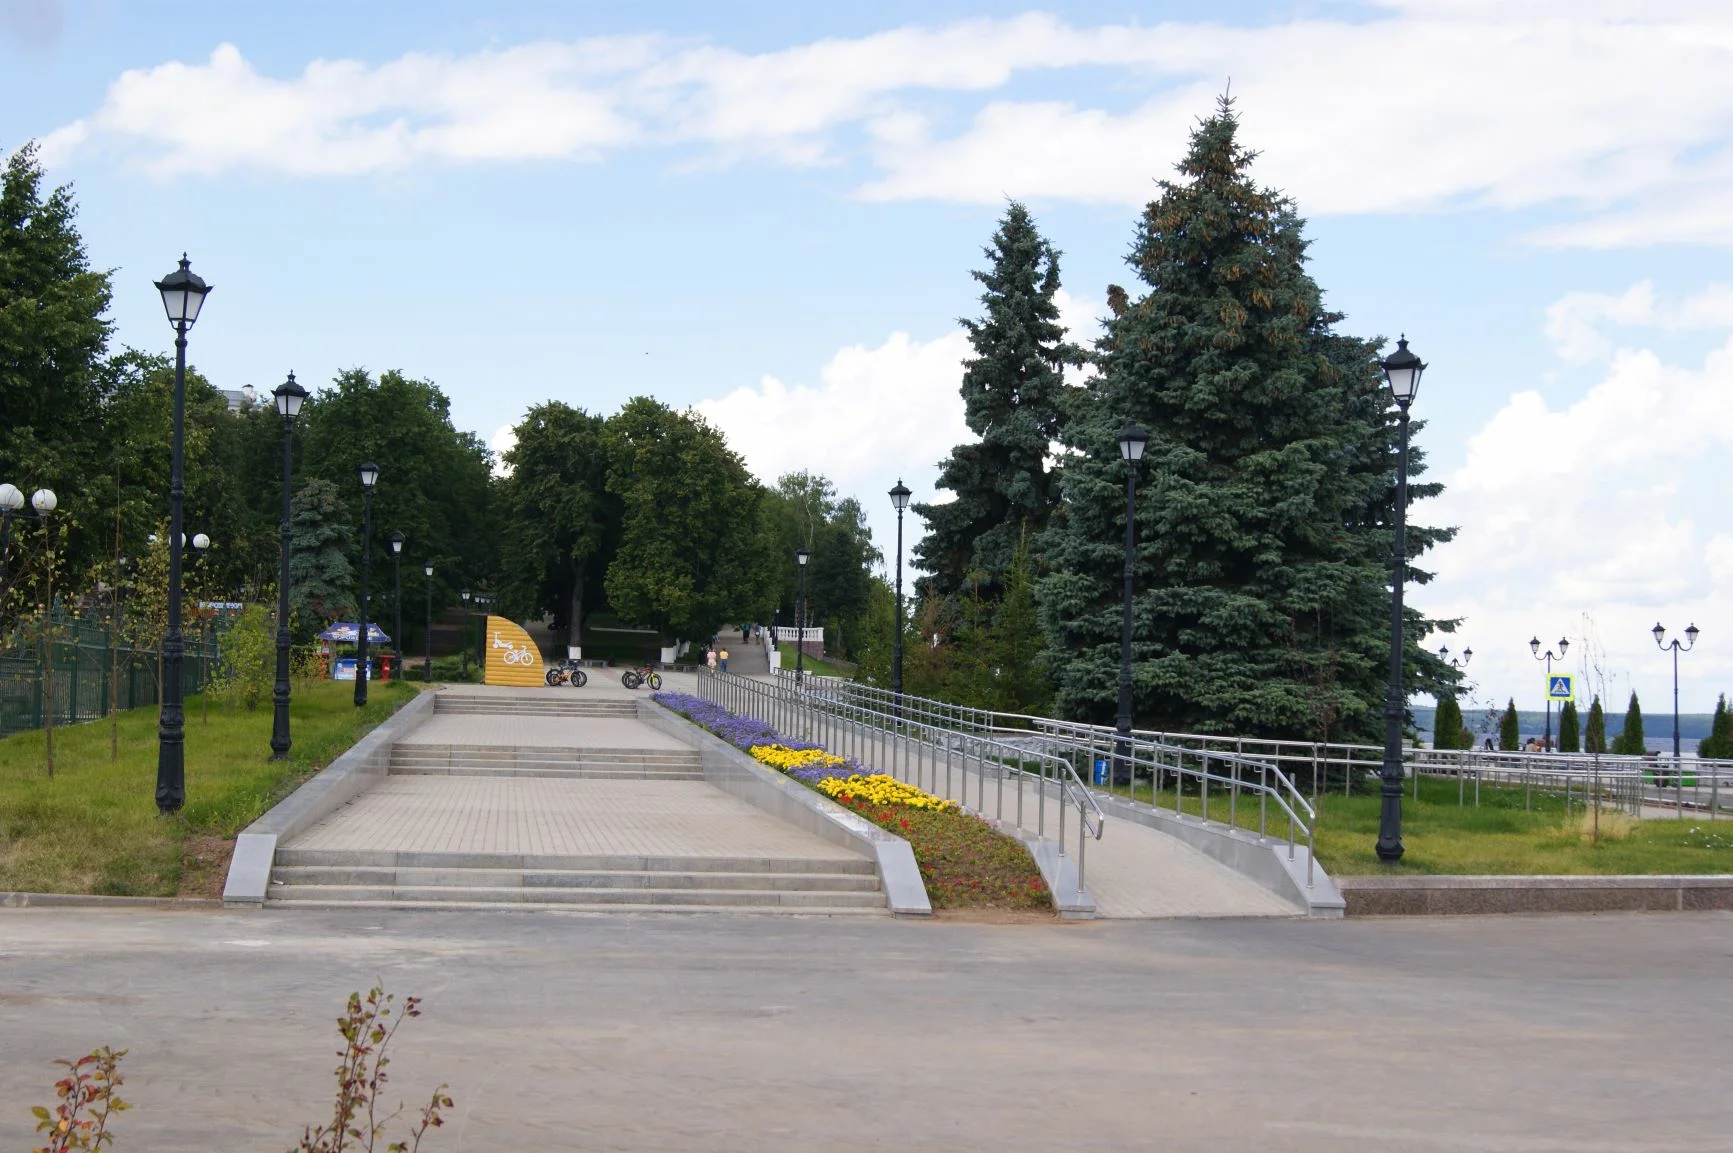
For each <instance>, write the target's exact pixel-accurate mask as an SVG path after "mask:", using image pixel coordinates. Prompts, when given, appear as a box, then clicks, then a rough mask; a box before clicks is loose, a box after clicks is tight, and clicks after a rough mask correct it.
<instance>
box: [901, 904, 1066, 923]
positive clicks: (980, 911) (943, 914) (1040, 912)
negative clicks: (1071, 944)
mask: <svg viewBox="0 0 1733 1153" xmlns="http://www.w3.org/2000/svg"><path fill="white" fill-rule="evenodd" d="M933 920H935V921H946V922H951V923H955V924H963V925H1064V924H1069V923H1070V922H1067V921H1061V920H1060V919H1059V914H1058V913H1055V912H1054V911H1053V910H1052V909H994V908H982V907H979V906H977V907H974V908H962V909H934V910H933Z"/></svg>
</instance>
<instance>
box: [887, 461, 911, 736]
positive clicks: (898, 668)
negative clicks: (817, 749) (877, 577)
mask: <svg viewBox="0 0 1733 1153" xmlns="http://www.w3.org/2000/svg"><path fill="white" fill-rule="evenodd" d="M911 495H912V494H911V493H910V492H909V490H908V488H907V487H906V486H905V485H904V484H903V482H902V480H901V478H899V479H898V480H897V486H896V487H895V488H893V489H891V505H892V506H893V507H894V508H895V509H896V510H897V633H896V639H895V640H894V641H893V642H892V644H891V691H892V692H893V693H895V694H896V695H897V705H898V707H899V708H900V707H901V705H902V700H903V510H904V509H906V508H908V507H909V497H910V496H911Z"/></svg>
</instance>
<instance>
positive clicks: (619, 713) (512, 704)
mask: <svg viewBox="0 0 1733 1153" xmlns="http://www.w3.org/2000/svg"><path fill="white" fill-rule="evenodd" d="M568 691H569V690H568ZM579 691H582V690H579ZM433 711H434V712H436V713H454V714H457V715H460V716H500V715H504V716H546V715H557V716H570V717H635V716H637V715H638V706H637V705H636V704H634V703H633V702H631V701H596V700H581V699H572V698H569V697H568V698H563V699H562V698H558V697H551V696H550V697H547V698H526V697H503V698H499V699H489V698H485V697H480V698H477V697H469V698H456V699H453V698H451V697H448V696H445V695H440V696H439V697H437V698H435V702H434V708H433Z"/></svg>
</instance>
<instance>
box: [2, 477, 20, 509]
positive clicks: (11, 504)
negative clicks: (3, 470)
mask: <svg viewBox="0 0 1733 1153" xmlns="http://www.w3.org/2000/svg"><path fill="white" fill-rule="evenodd" d="M23 507H24V494H23V493H22V492H20V491H19V490H18V486H17V485H15V484H0V510H4V511H5V512H17V511H18V510H19V509H21V508H23Z"/></svg>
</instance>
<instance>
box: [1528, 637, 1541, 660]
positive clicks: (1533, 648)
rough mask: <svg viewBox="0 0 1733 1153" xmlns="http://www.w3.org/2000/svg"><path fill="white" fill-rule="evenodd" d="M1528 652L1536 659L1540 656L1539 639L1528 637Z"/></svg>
mask: <svg viewBox="0 0 1733 1153" xmlns="http://www.w3.org/2000/svg"><path fill="white" fill-rule="evenodd" d="M1528 651H1529V652H1531V653H1533V654H1534V655H1535V656H1537V657H1538V656H1540V638H1539V637H1530V638H1529V641H1528Z"/></svg>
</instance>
